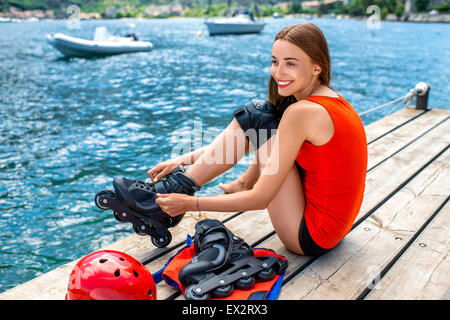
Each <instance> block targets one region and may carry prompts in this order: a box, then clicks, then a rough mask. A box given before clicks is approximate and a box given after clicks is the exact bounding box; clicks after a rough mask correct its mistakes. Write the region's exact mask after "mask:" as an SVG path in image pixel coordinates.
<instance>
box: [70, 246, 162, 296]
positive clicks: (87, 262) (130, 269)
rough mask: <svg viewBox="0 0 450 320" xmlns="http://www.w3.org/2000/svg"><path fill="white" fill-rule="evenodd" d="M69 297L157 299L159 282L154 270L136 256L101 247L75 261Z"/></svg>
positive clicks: (71, 274)
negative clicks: (153, 273)
mask: <svg viewBox="0 0 450 320" xmlns="http://www.w3.org/2000/svg"><path fill="white" fill-rule="evenodd" d="M66 300H156V285H155V281H154V280H153V277H152V275H151V273H150V271H148V270H147V268H146V267H144V265H143V264H142V263H140V262H139V261H137V260H136V259H135V258H133V257H132V256H130V255H128V254H126V253H123V252H119V251H113V250H101V251H96V252H93V253H91V254H88V255H87V256H84V257H83V258H81V259H80V261H78V263H77V264H76V265H75V267H74V268H73V270H72V272H71V273H70V277H69V286H68V292H67V294H66Z"/></svg>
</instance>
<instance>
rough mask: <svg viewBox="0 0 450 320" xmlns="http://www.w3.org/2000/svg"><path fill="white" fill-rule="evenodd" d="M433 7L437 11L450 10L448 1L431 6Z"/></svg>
mask: <svg viewBox="0 0 450 320" xmlns="http://www.w3.org/2000/svg"><path fill="white" fill-rule="evenodd" d="M447 1H448V0H447ZM433 9H434V10H437V11H439V12H441V13H445V12H450V2H447V3H445V4H441V5H439V6H436V7H433Z"/></svg>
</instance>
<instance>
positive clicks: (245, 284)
mask: <svg viewBox="0 0 450 320" xmlns="http://www.w3.org/2000/svg"><path fill="white" fill-rule="evenodd" d="M254 284H255V277H251V276H250V277H245V278H241V279H239V280H238V281H237V282H236V284H235V285H236V288H237V289H241V290H248V289H250V288H251V287H253V285H254Z"/></svg>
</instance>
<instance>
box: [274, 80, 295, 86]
mask: <svg viewBox="0 0 450 320" xmlns="http://www.w3.org/2000/svg"><path fill="white" fill-rule="evenodd" d="M292 82H294V81H285V80H279V81H277V84H278V87H279V88H286V87H287V86H288V85H290V84H291V83H292Z"/></svg>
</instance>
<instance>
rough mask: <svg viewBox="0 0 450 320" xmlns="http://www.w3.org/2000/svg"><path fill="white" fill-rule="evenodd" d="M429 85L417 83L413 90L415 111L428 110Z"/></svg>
mask: <svg viewBox="0 0 450 320" xmlns="http://www.w3.org/2000/svg"><path fill="white" fill-rule="evenodd" d="M430 89H431V87H430V85H429V84H428V83H426V82H419V83H418V84H416V87H415V88H414V91H415V94H416V109H420V110H426V109H428V93H429V92H430Z"/></svg>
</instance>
